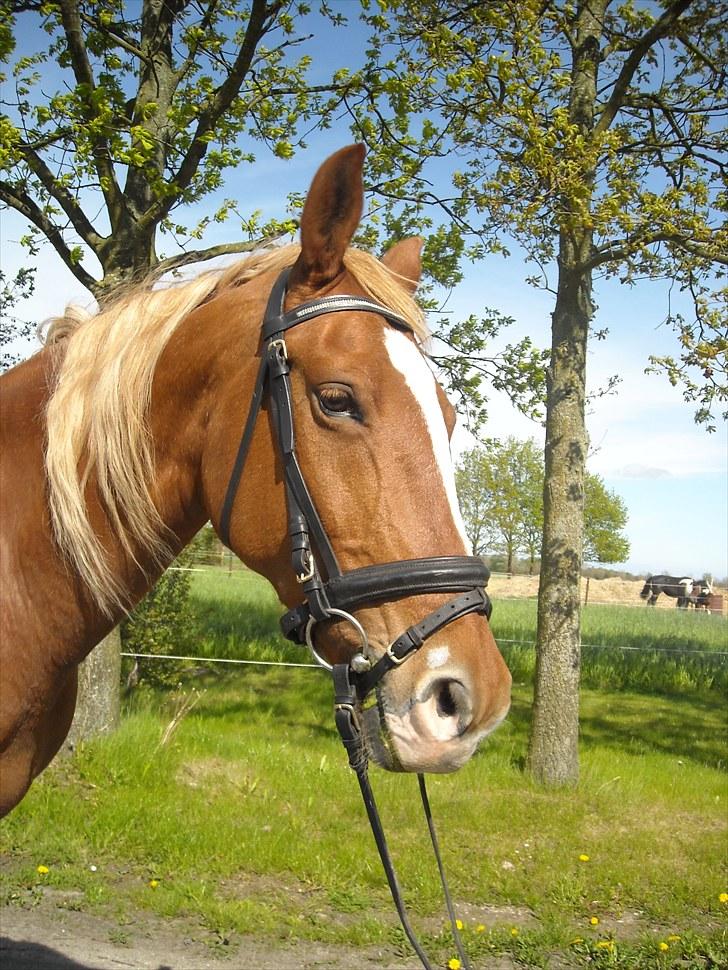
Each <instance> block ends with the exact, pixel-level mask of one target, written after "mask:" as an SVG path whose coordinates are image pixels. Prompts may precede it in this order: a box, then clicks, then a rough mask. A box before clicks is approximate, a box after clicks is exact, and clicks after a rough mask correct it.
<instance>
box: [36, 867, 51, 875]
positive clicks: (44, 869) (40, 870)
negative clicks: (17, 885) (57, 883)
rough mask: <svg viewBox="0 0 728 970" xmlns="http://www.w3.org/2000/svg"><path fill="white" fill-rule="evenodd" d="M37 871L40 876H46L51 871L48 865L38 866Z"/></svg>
mask: <svg viewBox="0 0 728 970" xmlns="http://www.w3.org/2000/svg"><path fill="white" fill-rule="evenodd" d="M35 871H36V872H37V873H38V875H39V876H45V875H47V874H48V873H49V872H50V869H49V868H48V866H38V868H37V869H36V870H35Z"/></svg>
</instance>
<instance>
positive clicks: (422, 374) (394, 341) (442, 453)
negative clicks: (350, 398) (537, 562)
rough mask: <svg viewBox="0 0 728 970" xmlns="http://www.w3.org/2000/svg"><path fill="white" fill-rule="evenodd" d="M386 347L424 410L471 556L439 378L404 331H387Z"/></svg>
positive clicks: (456, 521)
mask: <svg viewBox="0 0 728 970" xmlns="http://www.w3.org/2000/svg"><path fill="white" fill-rule="evenodd" d="M384 345H385V347H386V348H387V353H388V354H389V357H390V360H391V361H392V365H393V366H394V367H395V368H396V369H397V370H398V371H399V372H400V374H402V376H403V377H404V379H405V383H406V384H407V387H408V388H409V389H410V391H411V392H412V394H413V396H414V398H415V400H416V401H417V403H418V404H419V406H420V408H421V410H422V415H423V417H424V419H425V425H426V427H427V430H428V432H429V435H430V441H431V443H432V452H433V454H434V456H435V464H436V465H437V467H438V468H439V470H440V477H441V479H442V484H443V488H444V489H445V494H446V496H447V500H448V502H449V504H450V511H451V512H452V518H453V522H454V524H455V527H456V528H457V530H458V532H459V533H460V536H461V538H462V540H463V544H464V546H465V549H466V551H467V552H468V554H470V552H471V551H472V550H471V546H470V540H469V539H468V536H467V533H466V531H465V525H464V523H463V518H462V515H461V514H460V506H459V505H458V497H457V492H456V491H455V471H454V468H453V464H452V456H451V454H450V441H449V439H448V436H447V427H446V425H445V419H444V418H443V415H442V409H441V407H440V402H439V400H438V397H437V385H436V383H435V375H434V374H433V373H432V371H431V370H430V368H429V367H428V365H427V361H426V360H425V358H424V357H423V356H422V354H421V353H420V352H419V350H418V349H417V347H416V346H415V344H414V343H413V342H412V341H411V340H410V339H409V338H408V337H406V336H405V335H404V334H403V333H402V332H401V331H399V330H392V329H391V328H389V327H388V328H387V329H386V330H385V331H384Z"/></svg>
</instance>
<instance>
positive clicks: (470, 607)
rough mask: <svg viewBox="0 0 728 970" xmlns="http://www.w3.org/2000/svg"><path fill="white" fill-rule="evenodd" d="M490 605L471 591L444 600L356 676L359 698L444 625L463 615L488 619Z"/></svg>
mask: <svg viewBox="0 0 728 970" xmlns="http://www.w3.org/2000/svg"><path fill="white" fill-rule="evenodd" d="M490 612H491V603H490V598H489V597H488V594H487V593H486V592H485V590H484V589H471V590H469V591H468V592H467V593H463V594H462V595H460V596H456V597H455V599H452V600H448V602H447V603H445V604H444V605H443V606H441V607H440V608H439V609H437V610H434V611H433V612H432V613H428V614H427V616H426V617H425V618H424V620H420V622H419V623H415V624H413V625H412V626H411V627H410V628H409V629H408V630H405V632H404V633H402V634H401V635H400V636H398V637H397V639H396V640H395V641H394V643H393V644H392V645H391V646H390V647H389V649H388V650H387V652H386V653H385V654H383V655H382V656H381V657H380V658H379V660H377V662H376V663H375V664H374V666H373V667H372V668H371V669H370V670H367V671H365V672H364V673H360V674H356V687H357V692H358V694H359V697H360V698H361V699H363V698H364V697H366V695H367V694H368V693H369V692H370V691H371V690H373V689H374V688H375V687H376V686H377V684H378V683H379V681H380V680H381V679H382V677H384V675H385V674H386V673H387V672H388V671H390V670H391V669H392V668H393V667H398V666H399V665H400V664H401V663H402V662H403V661H404V660H406V659H407V657H408V656H409V655H410V654H411V653H413V652H414V651H415V650H418V649H419V648H420V647H421V646H422V644H423V643H424V642H425V640H428V639H429V638H430V637H431V636H433V634H435V633H437V632H438V631H439V630H442V628H443V627H444V626H447V624H448V623H452V622H453V621H454V620H458V619H460V617H461V616H466V615H467V614H468V613H482V614H483V615H485V616H489V615H490Z"/></svg>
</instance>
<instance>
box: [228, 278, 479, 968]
mask: <svg viewBox="0 0 728 970" xmlns="http://www.w3.org/2000/svg"><path fill="white" fill-rule="evenodd" d="M289 274H290V268H288V269H286V270H284V271H283V272H282V273H281V274H280V276H279V277H278V279H277V280H276V282H275V283H274V285H273V289H272V290H271V293H270V297H269V298H268V304H267V307H266V310H265V315H264V317H263V324H262V328H261V344H262V349H261V360H260V366H259V369H258V374H257V377H256V381H255V385H254V388H253V395H252V400H251V404H250V409H249V411H248V417H247V421H246V423H245V427H244V429H243V434H242V437H241V439H240V446H239V448H238V452H237V455H236V458H235V462H234V465H233V469H232V472H231V474H230V480H229V482H228V487H227V490H226V493H225V498H224V501H223V505H222V510H221V514H220V525H219V533H220V538H221V539H222V541H223V542H224V543H225V544H226V545H227V546H230V520H231V515H232V510H233V505H234V502H235V497H236V495H237V492H238V488H239V486H240V480H241V477H242V474H243V470H244V468H245V462H246V458H247V455H248V452H249V450H250V444H251V441H252V438H253V432H254V430H255V425H256V420H257V417H258V414H259V412H260V409H261V406H262V403H263V399H264V396H265V394H266V391H267V393H268V401H269V407H270V416H271V421H272V424H273V428H274V432H275V437H276V439H277V444H278V449H279V453H280V456H281V460H282V462H283V472H284V482H285V489H286V506H287V510H288V534H289V538H290V543H291V564H292V567H293V571H294V573H295V576H296V580H297V581H298V583H299V584H300V586H301V590H302V593H303V595H304V597H305V599H304V602H303V603H302V604H301V605H300V606H296V607H294V608H293V609H291V610H289V611H288V612H287V613H286V614H285V615H284V616H283V617H282V618H281V628H282V630H283V633H284V634H285V636H286V637H287V638H288V639H289V640H292V641H294V642H295V643H299V644H307V645H308V647H309V649H310V651H311V653H312V655H313V657H314V659H315V660H316V662H317V663H318V664H320V665H321V666H322V667H324V668H325V669H326V670H328V671H330V672H331V674H332V677H333V681H334V695H335V697H334V711H335V720H336V726H337V729H338V731H339V734H340V736H341V739H342V742H343V744H344V747H345V748H346V750H347V753H348V756H349V764H350V765H351V767H352V768H353V769H354V770H355V772H356V774H357V778H358V780H359V785H360V788H361V791H362V796H363V799H364V804H365V806H366V809H367V814H368V815H369V821H370V823H371V826H372V831H373V833H374V837H375V841H376V843H377V847H378V849H379V854H380V857H381V859H382V864H383V866H384V870H385V873H386V876H387V880H388V882H389V886H390V890H391V892H392V897H393V899H394V903H395V906H396V908H397V911H398V913H399V916H400V919H401V921H402V925H403V927H404V930H405V932H406V934H407V936H408V938H409V940H410V942H411V943H412V945H413V947H414V949H415V951H416V952H417V954H418V956H419V957H420V960H421V961H422V963H423V966H424V967H425V968H430V964H429V962H428V960H427V957H426V956H425V954H424V952H423V951H422V948H421V946H420V945H419V943H418V941H417V940H416V938H415V936H414V934H413V932H412V930H411V927H410V926H409V922H408V919H407V914H406V911H405V908H404V904H403V901H402V896H401V893H400V890H399V886H398V884H397V877H396V875H395V873H394V869H393V867H392V863H391V859H390V856H389V851H388V848H387V844H386V840H385V837H384V832H383V830H382V826H381V822H380V819H379V814H378V811H377V808H376V804H375V802H374V796H373V793H372V790H371V787H370V785H369V780H368V775H367V754H366V750H365V747H364V742H363V738H362V731H361V724H360V719H359V711H360V709H361V706H362V704H363V702H364V701H365V699H366V698H367V696H368V695H369V694H371V692H372V691H376V689H377V687H378V685H379V683H380V682H381V680H382V678H383V677H384V676H385V674H386V673H387V672H388V671H390V670H392V669H393V668H394V667H398V666H399V665H400V664H402V663H404V662H405V661H406V660H407V658H408V657H410V656H412V654H413V653H414V652H415V651H417V650H419V649H420V647H421V646H422V645H423V644H424V643H425V641H426V640H428V639H429V638H430V637H431V636H433V635H434V634H435V633H437V632H438V631H440V630H442V629H443V627H445V626H447V625H448V624H450V623H452V622H454V621H455V620H457V619H459V618H460V617H463V616H466V615H467V614H469V613H480V614H483V615H484V616H486V617H488V618H489V617H490V614H491V609H492V607H491V602H490V599H489V597H488V594H487V593H486V592H485V587H486V585H487V583H488V579H489V577H490V573H489V570H488V569H487V568H486V566H485V565H484V564H483V562H482V560H480V559H478V558H477V557H475V556H440V557H429V558H425V559H409V560H401V561H399V562H390V563H382V564H380V565H375V566H364V567H362V568H359V569H352V570H349V571H348V572H343V571H342V570H341V567H340V566H339V563H338V560H337V558H336V554H335V552H334V550H333V548H332V545H331V542H330V540H329V537H328V534H327V532H326V529H325V527H324V525H323V523H322V521H321V518H320V516H319V514H318V511H317V509H316V506H315V504H314V501H313V498H312V497H311V493H310V492H309V489H308V486H307V485H306V481H305V479H304V477H303V473H302V471H301V468H300V465H299V463H298V458H297V456H296V442H295V433H294V421H293V404H292V394H291V380H290V371H291V361H290V358H289V356H288V348H287V346H286V341H285V334H286V332H287V331H288V330H290V329H291V328H293V327H296V326H298V325H299V324H302V323H306V322H308V321H309V320H313V319H315V318H316V317H319V316H321V315H323V314H329V313H341V312H352V311H366V312H369V313H376V314H379V316H382V317H384V319H385V320H387V322H388V323H389V324H391V325H392V326H394V327H396V328H398V329H400V330H405V331H408V332H411V330H412V328H411V326H410V325H409V324H408V323H407V321H406V320H405V319H404V318H403V317H400V316H399V315H398V314H396V313H393V312H392V311H391V310H389V309H388V308H387V307H385V306H382V305H381V304H379V303H377V302H375V301H373V300H369V299H367V298H364V297H359V296H348V295H335V296H326V297H321V298H319V299H316V300H312V301H310V302H307V303H302V304H300V305H299V306H297V307H294V308H293V309H291V310H288V311H286V312H284V310H283V306H284V301H285V297H286V289H287V285H288V277H289ZM314 550H315V551H314ZM319 563H320V566H321V567H323V575H322V572H321V571H320V567H319ZM324 576H325V578H324ZM426 593H456V594H457V595H456V596H455V597H454V598H453V599H450V600H448V601H447V602H446V603H445V604H444V605H442V606H441V607H439V608H438V609H437V610H434V611H433V612H431V613H428V614H427V615H426V616H425V617H424V618H423V619H422V620H420V621H419V622H418V623H415V624H413V625H412V626H410V627H409V628H408V629H407V630H405V631H404V633H402V634H401V635H400V636H398V637H397V638H396V640H394V642H393V643H391V644H390V646H389V647H388V648H387V649H386V651H385V652H384V654H383V655H382V656H381V657H379V658H377V659H376V660H375V659H373V658H372V657H370V656H368V655H367V654H368V651H369V641H368V637H367V634H366V631H365V629H364V627H363V626H362V625H361V623H360V622H359V620H357V618H356V617H355V616H354V615H353V611H355V610H357V609H358V608H360V607H362V606H371V605H372V604H375V603H381V602H389V601H392V600H396V599H401V598H403V597H406V596H416V595H423V594H426ZM331 620H335V621H338V620H343V621H345V622H347V623H349V624H350V625H351V626H352V627H353V628H354V630H355V631H356V633H357V635H358V637H359V639H360V641H361V642H360V647H359V650H358V651H357V652H356V653H355V654H354V656H353V657H352V658H351V660H350V661H349V663H345V664H335V665H331V664H329V663H328V662H327V661H326V660H325V659H324V658H323V657H321V656H320V654H319V653H318V651H317V650H316V646H315V643H314V631H315V627H316V626H317V625H318V624H319V623H324V622H326V621H331ZM419 783H420V793H421V796H422V801H423V805H424V809H425V815H426V817H427V822H428V827H429V830H430V836H431V839H432V842H433V847H434V850H435V855H436V858H437V863H438V868H439V870H440V876H441V879H442V882H443V889H444V893H445V899H446V902H447V906H448V912H449V914H450V921H451V923H452V927H453V934H454V936H455V941H456V944H457V947H458V951H459V952H460V956H461V960H462V961H463V966H464V967H466V968H467V966H468V963H467V958H466V956H465V953H464V952H463V948H462V944H461V942H460V939H459V935H458V932H457V928H456V926H455V917H454V913H453V909H452V903H451V901H450V896H449V891H448V888H447V883H446V881H445V877H444V870H443V868H442V863H441V861H440V855H439V849H438V846H437V839H436V836H435V831H434V826H433V823H432V816H431V813H430V809H429V802H428V799H427V793H426V789H425V785H424V777H423V776H422V775H419Z"/></svg>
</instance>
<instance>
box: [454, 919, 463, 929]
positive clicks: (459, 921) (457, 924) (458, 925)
mask: <svg viewBox="0 0 728 970" xmlns="http://www.w3.org/2000/svg"><path fill="white" fill-rule="evenodd" d="M455 926H456V927H457V928H458V929H459V930H464V929H465V923H463V921H462V920H461V919H456V920H455Z"/></svg>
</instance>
